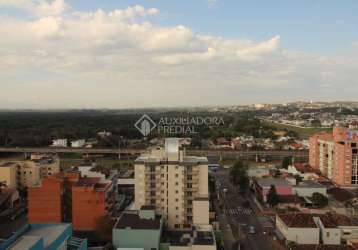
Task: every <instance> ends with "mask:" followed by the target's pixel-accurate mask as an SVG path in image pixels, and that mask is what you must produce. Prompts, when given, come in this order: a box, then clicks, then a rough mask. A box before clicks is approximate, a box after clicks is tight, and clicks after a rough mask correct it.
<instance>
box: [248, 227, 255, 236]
mask: <svg viewBox="0 0 358 250" xmlns="http://www.w3.org/2000/svg"><path fill="white" fill-rule="evenodd" d="M249 233H250V234H255V228H254V227H253V226H250V227H249Z"/></svg>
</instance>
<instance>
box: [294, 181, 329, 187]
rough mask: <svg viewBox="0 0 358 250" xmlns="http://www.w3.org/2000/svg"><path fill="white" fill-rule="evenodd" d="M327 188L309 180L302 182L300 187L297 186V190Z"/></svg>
mask: <svg viewBox="0 0 358 250" xmlns="http://www.w3.org/2000/svg"><path fill="white" fill-rule="evenodd" d="M300 187H302V188H325V186H324V185H322V184H320V183H318V182H315V181H311V180H307V181H301V182H300V183H299V184H298V185H296V186H295V188H300Z"/></svg>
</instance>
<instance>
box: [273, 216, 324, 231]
mask: <svg viewBox="0 0 358 250" xmlns="http://www.w3.org/2000/svg"><path fill="white" fill-rule="evenodd" d="M277 216H278V217H280V219H281V220H282V221H283V222H284V223H285V224H286V225H287V226H288V227H300V228H316V227H317V225H316V223H315V222H314V220H313V215H312V214H303V213H288V214H278V215H277Z"/></svg>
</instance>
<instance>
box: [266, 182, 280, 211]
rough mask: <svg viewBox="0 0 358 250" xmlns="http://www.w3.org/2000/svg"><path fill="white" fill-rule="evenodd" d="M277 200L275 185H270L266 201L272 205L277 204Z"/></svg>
mask: <svg viewBox="0 0 358 250" xmlns="http://www.w3.org/2000/svg"><path fill="white" fill-rule="evenodd" d="M278 202H279V200H278V195H277V191H276V187H275V185H271V188H270V191H269V192H268V194H267V203H268V204H269V205H270V206H271V207H274V206H276V205H277V204H278Z"/></svg>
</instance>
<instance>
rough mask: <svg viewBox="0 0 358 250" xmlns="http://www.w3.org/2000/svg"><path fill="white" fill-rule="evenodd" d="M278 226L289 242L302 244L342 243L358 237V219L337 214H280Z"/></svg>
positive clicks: (277, 218)
mask: <svg viewBox="0 0 358 250" xmlns="http://www.w3.org/2000/svg"><path fill="white" fill-rule="evenodd" d="M276 228H277V229H278V230H279V231H280V232H281V234H282V235H283V236H284V237H285V239H286V241H287V242H295V243H296V244H301V245H303V244H307V245H308V244H312V245H318V244H323V245H340V244H342V243H346V242H347V241H349V240H352V239H357V238H358V220H357V219H354V218H350V217H347V216H343V215H337V214H303V213H286V214H278V215H276Z"/></svg>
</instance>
